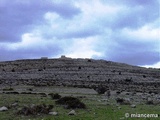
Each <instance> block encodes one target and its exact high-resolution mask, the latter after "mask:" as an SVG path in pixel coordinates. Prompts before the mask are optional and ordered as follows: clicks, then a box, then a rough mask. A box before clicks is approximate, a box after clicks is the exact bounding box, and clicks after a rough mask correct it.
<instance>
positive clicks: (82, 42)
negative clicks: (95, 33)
mask: <svg viewBox="0 0 160 120" xmlns="http://www.w3.org/2000/svg"><path fill="white" fill-rule="evenodd" d="M97 43H98V40H97V39H95V38H93V37H89V38H86V39H74V40H73V44H71V45H69V46H68V47H67V48H66V47H65V48H64V49H65V51H66V52H65V53H64V54H65V55H66V56H68V57H72V58H92V56H98V57H100V56H102V52H97V51H96V50H95V47H96V45H97Z"/></svg>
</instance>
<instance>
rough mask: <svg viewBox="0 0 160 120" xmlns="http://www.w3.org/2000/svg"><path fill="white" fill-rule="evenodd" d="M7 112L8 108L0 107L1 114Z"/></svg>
mask: <svg viewBox="0 0 160 120" xmlns="http://www.w3.org/2000/svg"><path fill="white" fill-rule="evenodd" d="M7 110H8V108H7V107H5V106H3V107H0V112H1V111H7Z"/></svg>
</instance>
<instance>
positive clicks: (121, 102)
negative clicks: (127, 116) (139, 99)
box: [116, 98, 131, 105]
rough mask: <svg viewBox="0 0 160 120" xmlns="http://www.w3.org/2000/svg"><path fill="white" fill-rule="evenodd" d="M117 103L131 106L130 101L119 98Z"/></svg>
mask: <svg viewBox="0 0 160 120" xmlns="http://www.w3.org/2000/svg"><path fill="white" fill-rule="evenodd" d="M116 101H117V103H119V104H121V105H130V104H131V103H130V102H129V101H128V100H125V99H123V98H117V99H116Z"/></svg>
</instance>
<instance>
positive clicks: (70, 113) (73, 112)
mask: <svg viewBox="0 0 160 120" xmlns="http://www.w3.org/2000/svg"><path fill="white" fill-rule="evenodd" d="M68 115H76V111H75V110H71V111H70V112H69V113H68Z"/></svg>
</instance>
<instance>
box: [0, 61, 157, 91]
mask: <svg viewBox="0 0 160 120" xmlns="http://www.w3.org/2000/svg"><path fill="white" fill-rule="evenodd" d="M20 84H23V85H34V86H52V85H59V86H74V87H87V88H92V87H97V86H104V87H107V88H109V89H112V90H115V89H117V90H127V91H140V92H144V91H147V92H150V91H152V92H160V87H159V86H160V69H152V68H143V67H138V66H131V65H127V64H122V63H116V62H111V61H105V60H93V59H71V58H59V59H47V58H42V59H26V60H16V61H6V62H0V85H20Z"/></svg>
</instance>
